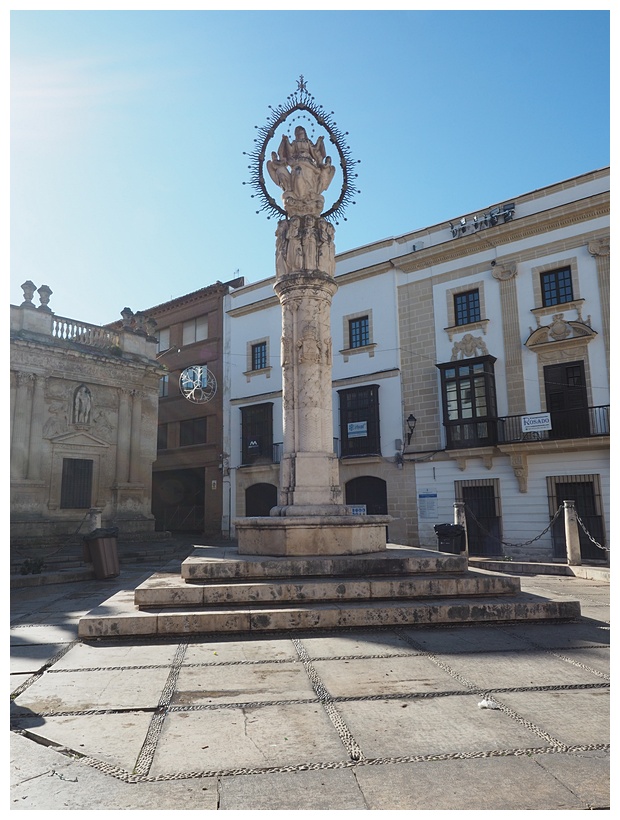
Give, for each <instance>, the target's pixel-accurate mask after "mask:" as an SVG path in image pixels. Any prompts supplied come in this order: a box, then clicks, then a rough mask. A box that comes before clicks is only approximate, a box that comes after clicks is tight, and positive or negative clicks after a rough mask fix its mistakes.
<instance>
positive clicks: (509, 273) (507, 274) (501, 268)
mask: <svg viewBox="0 0 620 820" xmlns="http://www.w3.org/2000/svg"><path fill="white" fill-rule="evenodd" d="M517 273H518V269H517V263H516V262H510V263H509V264H505V265H497V266H496V267H494V268H493V269H492V271H491V275H492V276H493V278H494V279H498V280H499V281H500V282H507V281H508V280H509V279H514V278H515V276H516V275H517Z"/></svg>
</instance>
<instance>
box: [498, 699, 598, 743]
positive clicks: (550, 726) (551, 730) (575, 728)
mask: <svg viewBox="0 0 620 820" xmlns="http://www.w3.org/2000/svg"><path fill="white" fill-rule="evenodd" d="M496 697H497V700H498V701H500V703H502V704H505V705H506V706H508V707H509V708H510V709H513V710H514V711H515V712H517V713H518V714H519V715H521V716H522V717H524V718H525V719H526V720H529V721H530V722H531V723H534V724H536V726H538V727H539V728H540V729H542V730H543V731H545V732H547V733H548V734H550V735H551V736H552V737H554V738H556V739H557V740H559V741H560V742H561V743H564V744H566V745H567V746H576V745H588V744H600V743H609V741H610V719H609V715H610V711H609V710H610V695H609V690H606V689H591V690H585V691H581V692H575V691H573V692H571V691H558V692H531V693H529V692H509V693H508V692H502V693H501V694H499V695H497V696H496ZM485 711H486V710H485Z"/></svg>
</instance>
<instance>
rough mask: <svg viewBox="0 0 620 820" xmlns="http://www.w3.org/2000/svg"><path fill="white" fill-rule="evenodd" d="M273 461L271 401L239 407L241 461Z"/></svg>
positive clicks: (243, 462) (249, 462) (247, 462)
mask: <svg viewBox="0 0 620 820" xmlns="http://www.w3.org/2000/svg"><path fill="white" fill-rule="evenodd" d="M257 461H259V462H263V463H271V462H272V461H273V403H272V402H266V403H265V404H252V405H250V406H249V407H242V408H241V463H242V464H253V463H255V462H257Z"/></svg>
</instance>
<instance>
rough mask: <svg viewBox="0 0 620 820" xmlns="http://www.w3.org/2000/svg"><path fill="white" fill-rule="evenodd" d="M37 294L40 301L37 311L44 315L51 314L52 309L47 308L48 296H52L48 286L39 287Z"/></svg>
mask: <svg viewBox="0 0 620 820" xmlns="http://www.w3.org/2000/svg"><path fill="white" fill-rule="evenodd" d="M37 293H38V294H39V298H40V300H41V304H40V305H39V307H38V310H42V311H44V312H45V313H51V312H52V309H51V308H50V307H49V306H48V305H49V301H50V296H51V295H52V293H53V291H52V289H51V288H50V287H49V285H41V287H40V288H39V289H38V290H37Z"/></svg>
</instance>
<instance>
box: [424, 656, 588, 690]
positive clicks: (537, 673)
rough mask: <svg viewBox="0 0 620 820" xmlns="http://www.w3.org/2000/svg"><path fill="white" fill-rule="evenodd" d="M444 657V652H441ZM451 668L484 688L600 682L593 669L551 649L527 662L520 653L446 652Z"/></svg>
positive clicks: (529, 657)
mask: <svg viewBox="0 0 620 820" xmlns="http://www.w3.org/2000/svg"><path fill="white" fill-rule="evenodd" d="M438 657H439V659H440V660H441V656H438ZM445 660H446V662H449V664H450V667H451V669H452V670H453V671H454V672H455V673H456V674H457V675H461V676H462V677H464V678H465V679H466V680H468V681H470V682H472V683H474V684H475V685H477V686H480V687H481V688H482V689H486V690H491V691H492V690H493V689H499V688H506V687H511V686H562V685H563V684H576V683H600V682H601V677H600V676H599V675H596V674H595V673H594V672H593V671H591V670H588V669H583V668H581V667H579V666H577V665H575V664H571V663H566V661H564V660H562V659H561V658H557V657H554V656H553V655H552V654H550V653H549V652H536V651H535V650H534V651H533V652H532V653H531V654H529V655H528V662H527V665H524V664H523V663H522V662H521V659H520V658H519V656H518V655H517V654H508V653H502V652H494V653H493V655H490V654H487V653H473V652H472V653H470V654H467V655H450V656H449V657H448V656H446V658H445Z"/></svg>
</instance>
